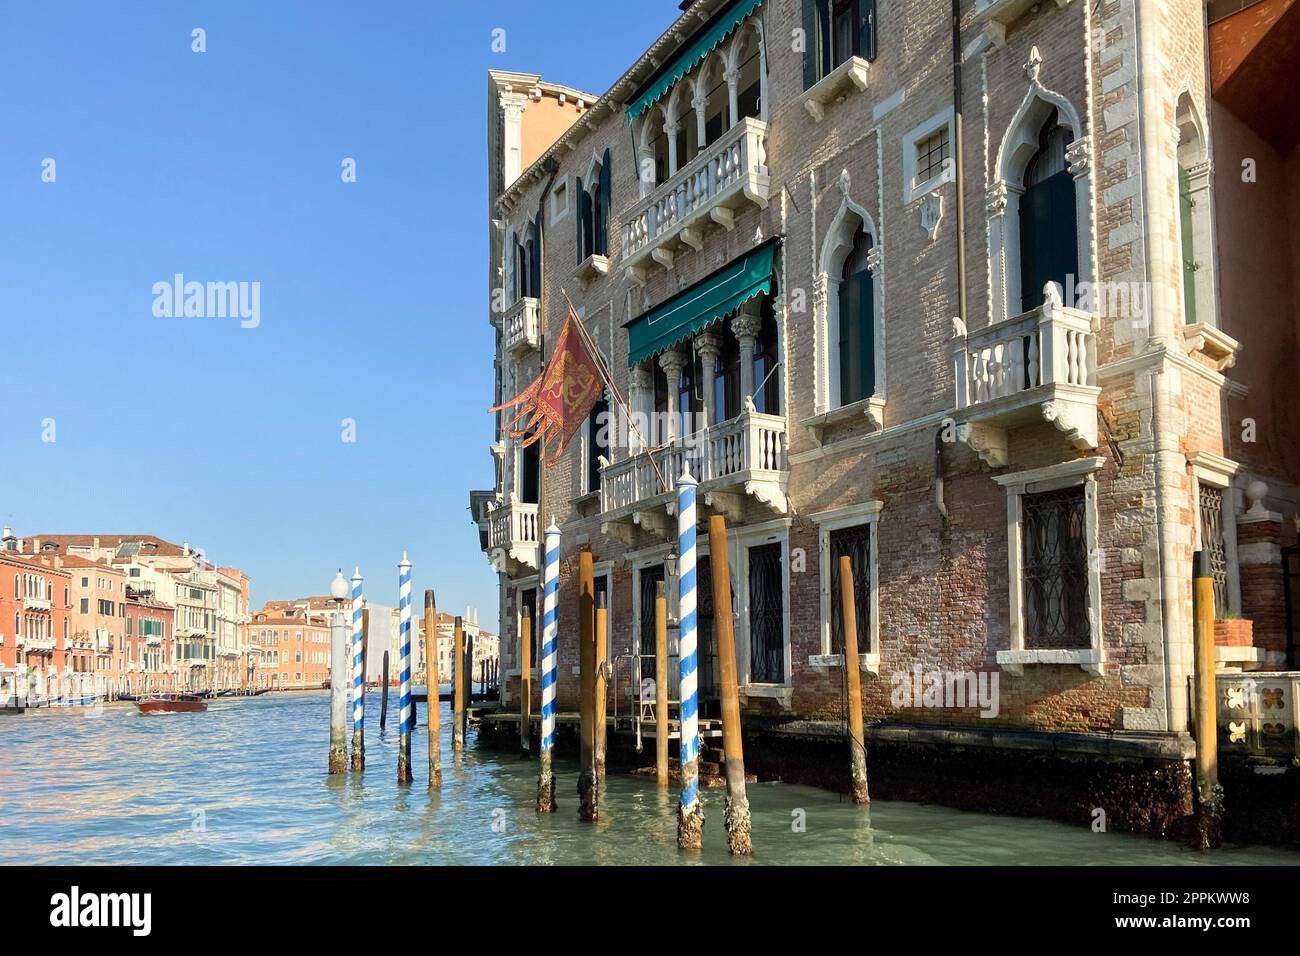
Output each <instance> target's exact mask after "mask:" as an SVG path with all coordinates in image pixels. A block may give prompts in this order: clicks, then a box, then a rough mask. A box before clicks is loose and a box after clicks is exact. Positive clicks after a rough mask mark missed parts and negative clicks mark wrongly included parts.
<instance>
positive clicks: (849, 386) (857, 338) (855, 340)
mask: <svg viewBox="0 0 1300 956" xmlns="http://www.w3.org/2000/svg"><path fill="white" fill-rule="evenodd" d="M839 305H840V328H839V333H840V356H839V359H840V404H841V405H848V404H851V403H852V402H857V401H861V400H862V399H864V398H868V397H870V396H871V395H873V394H875V391H876V384H875V378H876V360H875V346H876V337H875V329H874V321H873V319H874V315H873V312H874V307H875V296H874V293H873V289H872V286H871V273H870V272H869V271H868V270H866V269H863V270H862V271H861V272H856V273H854V274H853V275H851V276H849V277H848V278H847V279H845V280H844V281H843V282H841V283H840V289H839Z"/></svg>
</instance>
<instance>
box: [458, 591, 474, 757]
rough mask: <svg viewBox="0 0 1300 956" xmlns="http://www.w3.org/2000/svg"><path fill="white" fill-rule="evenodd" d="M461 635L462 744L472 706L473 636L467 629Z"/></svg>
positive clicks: (467, 731)
mask: <svg viewBox="0 0 1300 956" xmlns="http://www.w3.org/2000/svg"><path fill="white" fill-rule="evenodd" d="M466 610H468V608H467V609H466ZM462 633H463V634H464V635H465V661H464V664H465V669H464V670H463V671H462V672H461V673H462V674H463V675H464V677H465V708H464V710H462V711H461V712H460V715H461V727H460V739H461V741H462V743H463V742H464V740H465V737H466V736H467V735H468V734H469V712H470V708H471V707H473V706H474V635H473V634H471V633H470V632H469V629H468V628H462Z"/></svg>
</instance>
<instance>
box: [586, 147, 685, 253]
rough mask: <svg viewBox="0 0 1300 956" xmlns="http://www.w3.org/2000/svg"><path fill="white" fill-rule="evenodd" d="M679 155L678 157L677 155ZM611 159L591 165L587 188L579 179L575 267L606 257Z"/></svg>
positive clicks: (605, 158) (606, 155)
mask: <svg viewBox="0 0 1300 956" xmlns="http://www.w3.org/2000/svg"><path fill="white" fill-rule="evenodd" d="M679 155H680V154H679ZM609 167H610V155H609V150H608V149H607V150H605V155H604V158H603V159H602V160H601V161H600V163H598V164H593V166H592V169H591V171H590V172H589V173H588V181H587V184H586V186H584V185H583V182H582V179H581V178H579V179H578V180H577V181H576V183H575V185H576V187H577V200H578V202H577V213H578V215H577V216H576V218H575V220H574V223H575V225H574V228H575V230H576V235H577V247H578V264H579V265H581V264H582V263H583V262H585V261H586V260H587V259H589V258H590V257H591V256H607V255H609V206H610V201H611V195H610V169H609Z"/></svg>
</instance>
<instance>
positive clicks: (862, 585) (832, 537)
mask: <svg viewBox="0 0 1300 956" xmlns="http://www.w3.org/2000/svg"><path fill="white" fill-rule="evenodd" d="M828 543H829V545H830V547H829V551H830V564H831V566H830V582H831V601H830V605H831V653H832V654H843V653H844V607H843V601H842V600H841V598H840V593H841V592H840V588H841V587H842V585H841V583H840V564H841V562H840V558H842V557H845V556H847V557H848V558H849V561H850V562H851V564H852V568H853V610H854V622H855V623H856V625H857V640H858V653H864V652H866V651H867V650H868V649H869V648H870V646H871V645H870V635H871V526H870V525H866V524H860V525H855V526H853V527H849V528H838V529H836V530H834V531H831V532H830V534H829V542H828Z"/></svg>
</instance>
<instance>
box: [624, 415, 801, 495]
mask: <svg viewBox="0 0 1300 956" xmlns="http://www.w3.org/2000/svg"><path fill="white" fill-rule="evenodd" d="M688 462H689V464H690V468H691V474H692V475H694V476H695V478H696V479H697V480H698V481H699V482H700V487H701V489H702V491H704V492H709V491H726V490H728V489H730V488H737V489H739V488H742V487H743V490H744V491H746V492H748V493H749V494H752V495H755V496H756V497H758V498H759V499H760V500H762V501H764V502H765V503H766V504H768V505H769V506H771V507H772V508H773V509H774V510H776V511H779V512H782V513H784V511H785V510H786V503H785V490H784V485H785V473H786V470H787V467H788V465H787V462H786V425H785V416H783V415H763V414H760V413H758V412H744V413H742V414H741V415H738V416H737V417H736V418H733V419H730V420H729V421H725V422H721V423H720V424H717V425H713V426H710V427H709V428H707V429H704V430H703V431H700V432H697V433H695V434H694V435H689V436H687V437H685V438H680V439H678V440H676V441H675V442H673V443H672V444H670V445H667V446H665V447H663V448H658V449H655V450H654V451H653V452H641V453H640V454H637V455H633V456H632V457H630V458H626V459H624V460H622V461H617V462H613V463H612V464H610V465H607V466H606V467H605V468H604V469H603V470H602V472H601V481H600V500H601V511H602V513H603V514H604V517H605V519H606V520H607V521H609V520H616V519H618V518H620V517H624V516H627V515H629V514H631V513H633V512H636V511H639V510H642V509H645V508H648V507H651V506H653V505H657V504H661V503H664V502H667V501H669V500H671V498H672V496H673V494H674V492H673V490H672V488H671V484H672V482H673V481H674V480H675V479H676V478H677V477H678V476H679V475H681V473H682V469H683V467H684V466H685V465H686V464H687V463H688ZM656 466H658V471H656ZM661 476H662V480H661ZM665 482H667V483H668V484H669V486H670V487H667V488H666V487H664V483H665Z"/></svg>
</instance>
